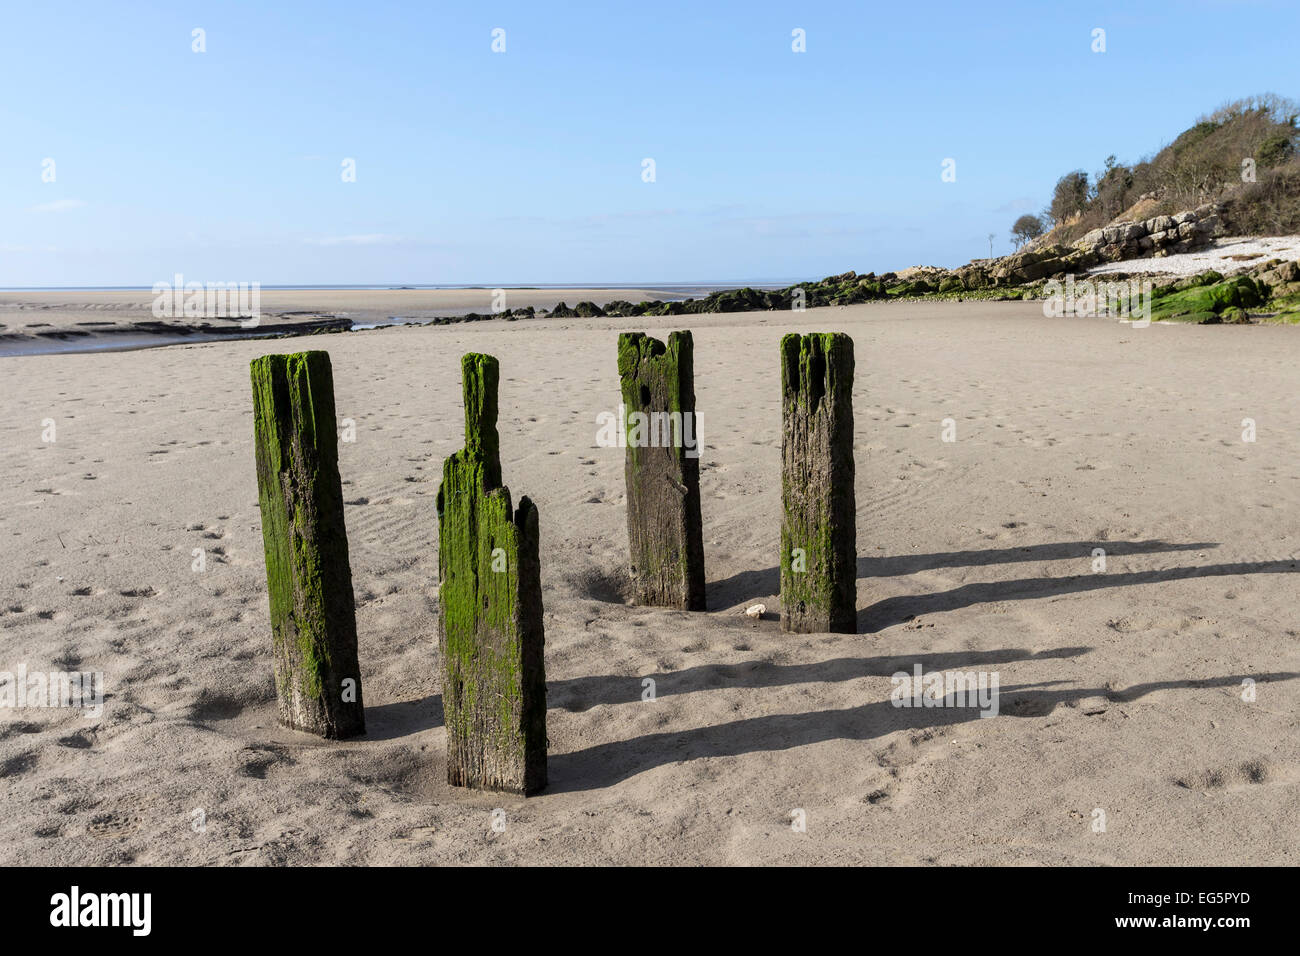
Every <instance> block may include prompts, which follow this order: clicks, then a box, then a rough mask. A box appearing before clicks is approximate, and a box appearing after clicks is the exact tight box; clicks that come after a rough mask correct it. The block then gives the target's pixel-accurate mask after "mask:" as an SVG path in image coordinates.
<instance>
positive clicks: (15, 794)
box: [0, 290, 1300, 865]
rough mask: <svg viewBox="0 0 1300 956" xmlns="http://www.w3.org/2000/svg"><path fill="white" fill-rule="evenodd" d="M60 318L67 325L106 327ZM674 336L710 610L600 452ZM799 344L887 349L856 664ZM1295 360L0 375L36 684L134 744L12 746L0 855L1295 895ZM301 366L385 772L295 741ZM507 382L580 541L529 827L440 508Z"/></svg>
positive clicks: (864, 481) (599, 348) (238, 357)
mask: <svg viewBox="0 0 1300 956" xmlns="http://www.w3.org/2000/svg"><path fill="white" fill-rule="evenodd" d="M476 294H481V295H483V296H484V297H486V296H487V295H489V293H488V292H486V291H482V290H480V291H479V293H476ZM16 295H17V294H13V293H5V294H0V300H3V301H5V302H14V301H18V300H17V299H16V298H15V296H16ZM274 295H276V294H275V293H265V294H264V304H267V305H269V306H270V307H272V308H279V309H282V310H283V311H292V310H294V309H297V308H311V309H317V310H322V311H346V312H350V313H362V312H365V311H366V310H367V309H371V310H372V311H376V312H385V313H387V312H388V311H389V310H390V308H391V305H390V304H389V303H388V302H387V301H385V302H384V304H383V305H382V306H376V305H375V303H374V298H373V296H371V295H370V294H365V293H346V292H329V293H324V292H322V293H319V294H314V295H313V297H312V298H311V301H310V302H305V304H304V299H303V298H302V295H301V294H299V295H298V296H297V297H296V298H293V297H287V296H286V297H285V298H284V299H283V301H281V300H280V299H278V298H277V299H273V296H274ZM402 295H404V296H407V297H408V298H409V299H410V302H409V303H407V304H406V305H404V306H403V308H410V309H412V310H413V311H418V310H417V306H419V307H420V308H428V309H432V308H434V307H435V306H434V305H432V304H431V303H432V302H434V300H435V298H436V297H432V295H431V294H430V293H414V292H413V293H402ZM466 295H468V293H466ZM537 295H538V296H539V298H538V299H537V300H536V301H535V304H537V305H543V304H544V305H546V306H548V307H549V306H550V305H553V304H554V303H555V302H556V301H558V300H560V299H567V301H568V303H569V305H573V304H574V301H575V299H576V298H577V295H576V293H574V292H565V291H561V290H542V291H541V292H539V293H537ZM42 297H45V298H42ZM582 297H583V298H593V299H596V298H597V293H596V292H595V291H591V290H586V291H583V294H582ZM621 297H625V298H626V297H629V296H627V295H626V294H621ZM446 298H447V297H445V296H444V297H442V298H438V299H437V302H438V305H437V306H436V307H438V308H447V307H456V306H457V303H448V302H447V300H446ZM128 299H129V300H130V301H129V302H128V301H127V300H128ZM23 301H26V302H28V303H33V304H34V305H33V308H32V310H31V311H30V312H24V313H23V315H24V316H26V315H31V316H38V315H39V316H42V317H41V318H35V317H33V318H31V319H30V321H32V322H51V323H53V322H63V321H68V320H69V316H71V317H72V318H74V319H75V320H76V321H86V319H85V317H84V311H80V310H74V311H72V312H70V313H69V314H68V315H63V316H62V317H59V318H55V317H54V315H55V314H56V313H58V308H57V304H58V302H59V301H64V300H60V299H59V297H58V295H57V294H49V293H42V294H34V293H27V294H23ZM148 301H149V300H148V297H147V296H143V295H142V294H141V293H134V294H116V293H115V294H105V302H111V303H113V307H112V308H106V309H105V311H106V312H107V313H111V314H112V315H113V316H116V315H117V314H118V313H117V312H114V311H113V309H117V308H118V307H119V306H122V307H123V310H124V307H125V306H127V305H129V306H131V307H133V308H134V307H137V306H140V305H143V307H144V308H145V309H147V307H148ZM41 302H45V306H48V308H46V307H45V306H40V303H41ZM466 302H467V303H468V299H467V300H466ZM511 304H512V305H525V304H528V302H525V301H514V300H512V301H511ZM488 305H489V303H488V302H487V301H484V302H483V303H482V304H481V305H475V306H472V307H473V308H478V309H479V310H480V311H486V310H487V308H488ZM37 306H40V307H39V308H38V307H37ZM123 310H119V311H123ZM14 314H15V313H13V312H10V313H7V314H6V316H5V317H4V319H3V321H4V322H5V324H6V325H12V324H13V321H14V319H13V316H14ZM24 321H26V320H25V319H24ZM679 328H689V329H691V330H692V332H693V334H694V338H695V356H696V358H695V375H696V379H695V381H696V394H697V401H698V408H699V410H700V413H701V428H702V431H703V442H704V445H705V450H704V454H703V457H702V458H701V462H702V471H701V478H700V481H701V489H702V497H703V523H704V544H705V560H706V568H707V578H708V601H709V611H708V612H707V613H687V612H676V611H668V610H661V609H655V608H642V607H633V606H630V605H629V604H627V603H626V602H625V601H624V599H623V594H624V589H625V585H624V574H623V569H624V567H625V566H626V563H627V560H628V558H627V536H626V526H625V513H624V486H623V454H624V453H623V451H622V450H620V449H617V448H604V447H597V446H596V441H595V435H596V429H597V425H596V416H597V415H598V414H599V413H600V412H602V411H608V410H612V409H614V408H615V407H616V406H617V403H618V397H619V389H618V377H617V372H616V368H615V343H616V339H617V334H618V332H620V331H623V330H644V331H647V332H649V333H650V334H653V335H658V336H660V337H663V336H664V335H666V333H667V332H668V331H670V330H673V329H679ZM790 331H844V332H847V333H849V334H850V335H851V336H852V337H853V339H854V343H855V350H856V360H857V371H856V383H855V433H856V462H857V481H856V494H857V528H858V542H857V553H858V564H859V573H858V581H857V606H858V609H859V611H858V625H859V626H858V631H859V633H858V634H854V635H828V634H816V635H789V634H783V633H782V632H781V631H780V629H779V620H778V619H777V616H776V615H777V613H779V603H780V602H779V598H778V595H777V591H778V580H777V571H776V566H777V554H776V551H777V548H778V541H779V520H780V509H781V502H780V494H781V492H780V389H779V382H780V377H779V369H778V364H777V344H778V341H779V339H780V337H781V335H782V334H783V333H785V332H790ZM1296 334H1297V333H1296V330H1295V329H1292V328H1286V327H1269V326H1253V327H1229V326H1160V325H1155V326H1151V327H1149V328H1141V329H1135V328H1131V327H1130V326H1128V325H1124V324H1120V323H1116V322H1113V321H1109V320H1105V319H1081V318H1067V319H1045V318H1043V315H1042V306H1041V303H1033V302H1025V303H998V302H989V303H897V304H879V305H875V304H872V305H860V306H852V307H848V308H830V309H814V310H809V311H808V312H806V313H802V314H795V313H788V312H787V313H755V314H730V315H712V316H686V317H673V318H656V319H636V320H617V319H616V320H606V319H591V320H576V319H575V320H570V319H564V320H532V321H520V322H514V323H506V322H500V321H492V322H482V323H474V324H472V325H457V326H449V327H440V328H385V329H377V330H372V331H364V332H354V333H347V334H338V335H328V336H318V337H315V338H312V339H290V340H276V341H273V342H256V341H229V342H220V343H214V344H202V345H177V346H171V347H167V348H158V349H149V350H142V351H131V352H115V353H103V354H78V355H46V356H27V357H12V358H5V359H0V372H2V374H3V376H4V380H5V389H4V391H5V396H6V398H5V412H6V414H5V415H4V418H3V424H2V425H0V429H2V431H0V436H2V439H3V444H4V449H5V452H4V456H3V459H2V464H0V481H2V483H3V485H4V487H6V488H7V489H8V493H7V494H6V495H5V497H4V500H3V502H0V537H2V538H3V541H4V542H5V544H4V561H3V563H2V565H0V641H2V642H3V645H2V646H3V654H2V655H0V670H8V671H13V670H14V669H15V668H16V667H17V666H18V665H20V664H22V665H25V666H26V667H27V668H28V669H29V670H32V671H36V670H74V669H75V670H82V671H94V672H102V674H103V680H104V687H105V690H106V699H105V701H104V709H103V713H102V716H100V717H98V718H92V719H88V718H87V717H86V716H85V715H83V714H81V713H79V712H76V711H72V710H33V709H28V710H22V711H15V710H8V709H6V710H3V711H0V787H2V788H3V795H4V800H3V806H4V810H3V812H0V861H2V862H4V863H5V864H14V863H18V862H37V861H39V862H41V863H46V864H74V863H75V864H92V865H93V864H122V863H135V864H213V865H249V864H260V865H264V864H285V863H288V864H320V865H331V864H343V863H360V864H433V863H473V864H495V863H524V864H558V863H593V864H594V863H619V864H645V863H669V862H675V863H694V862H699V863H713V864H796V863H818V864H849V863H852V864H921V863H938V864H975V863H992V864H1098V863H1100V864H1151V863H1154V864H1211V863H1213V864H1264V863H1274V864H1295V863H1297V862H1300V837H1297V833H1300V733H1297V726H1296V724H1297V718H1298V717H1300V613H1298V612H1297V608H1300V576H1298V575H1297V573H1296V572H1297V570H1300V453H1298V451H1297V444H1296V435H1297V434H1300V407H1297V404H1296V402H1295V401H1294V390H1295V374H1296V372H1295V370H1296V357H1297V354H1298V352H1300V339H1298V338H1297V337H1296ZM305 348H324V349H327V350H328V351H329V352H330V355H331V358H332V362H333V367H334V377H335V379H334V380H335V394H336V399H337V405H338V413H339V416H340V418H346V419H351V420H352V421H353V422H354V423H355V441H352V442H344V443H343V444H341V445H340V470H341V473H342V479H343V488H344V496H345V499H346V503H347V510H346V520H347V532H348V538H349V542H350V552H351V563H352V570H353V589H354V592H355V598H356V605H357V623H358V629H359V635H360V661H361V668H362V677H363V684H364V688H365V702H366V710H367V714H366V719H367V728H368V734H367V735H366V736H364V737H360V738H356V739H353V740H349V741H345V742H327V741H323V740H319V739H316V738H314V737H311V736H308V735H306V734H299V733H295V732H292V731H289V730H285V729H282V728H280V727H278V726H277V725H276V719H275V714H276V711H275V694H274V689H273V686H272V679H271V643H270V641H271V638H270V633H269V623H268V610H267V597H266V581H265V571H264V563H263V544H262V536H261V530H260V521H259V514H258V505H257V487H256V479H255V474H254V466H253V442H252V438H253V426H252V401H251V396H250V388H249V368H248V366H249V362H250V360H251V359H253V358H255V357H256V356H258V355H261V354H264V353H266V352H268V351H281V352H292V351H299V350H302V349H305ZM467 351H479V352H487V353H490V354H492V355H494V356H496V357H497V358H498V359H499V360H500V363H501V386H500V401H501V420H500V433H501V454H502V460H503V468H504V480H505V483H506V484H507V485H508V486H509V488H510V490H511V492H512V494H513V495H514V497H515V500H516V501H517V500H518V498H519V496H521V495H524V494H527V495H529V496H530V497H531V498H532V499H533V500H534V501H535V502H536V503H537V505H538V507H539V509H540V516H541V520H540V524H541V560H542V585H543V600H544V604H545V628H546V670H547V682H548V702H549V711H548V733H549V737H550V754H549V766H550V785H549V787H548V788H547V790H546V791H545V792H544V793H543V794H541V795H540V796H537V797H532V798H529V799H524V798H520V797H511V796H503V795H500V794H492V793H483V792H476V791H468V790H464V789H457V788H452V787H449V786H448V785H447V784H446V782H445V779H446V778H445V765H444V732H443V729H442V710H441V704H440V696H439V694H440V688H439V678H438V675H439V667H440V664H439V661H438V658H437V640H436V620H437V617H436V616H437V614H438V580H437V568H438V559H437V545H438V542H437V519H436V514H435V510H434V498H435V495H436V493H437V489H438V483H439V480H440V476H441V467H442V461H443V459H444V457H445V456H447V455H449V454H451V453H452V452H454V451H455V450H456V449H457V448H459V447H460V445H461V443H462V441H463V434H462V429H463V419H462V408H461V397H460V382H459V360H460V356H461V355H462V354H463V353H464V352H467ZM945 419H950V420H951V426H950V432H951V431H952V430H954V429H955V441H951V442H946V441H944V440H943V437H942V436H943V432H944V428H945V423H944V420H945ZM1244 419H1251V420H1252V421H1253V423H1254V425H1255V429H1256V435H1255V437H1256V440H1255V441H1253V442H1247V441H1243V428H1244V427H1245V426H1244V424H1243V420H1244ZM49 421H52V422H53V423H54V427H55V432H54V440H53V441H46V440H43V435H44V434H45V433H46V431H47V429H48V427H49V426H48V424H47V422H49ZM1097 549H1102V550H1104V552H1105V559H1106V566H1105V570H1104V571H1098V570H1096V569H1095V568H1096V565H1095V560H1096V557H1095V552H1096V550H1097ZM199 555H201V556H202V564H203V570H194V567H195V565H196V562H198V561H199ZM757 602H761V603H764V604H766V605H767V607H768V609H769V613H768V614H767V615H766V617H765V618H764V619H763V620H760V621H753V620H750V619H748V618H746V617H745V616H744V615H743V614H742V613H741V612H742V611H743V609H744V608H745V607H747V606H749V605H751V604H753V603H757ZM918 664H919V665H920V666H921V667H922V668H923V669H924V670H925V671H927V672H928V671H933V670H954V669H956V670H962V671H985V672H996V673H997V674H998V675H999V680H1000V686H1001V698H1000V710H999V713H998V714H997V716H995V717H992V718H989V719H981V718H979V717H978V715H977V714H976V713H975V712H973V711H971V710H969V709H956V708H948V709H910V708H899V707H895V706H893V704H892V703H891V701H890V691H891V682H890V675H891V674H893V673H895V672H897V671H907V672H911V671H912V670H913V668H914V666H915V665H918ZM645 678H652V679H653V680H654V682H655V687H656V699H654V700H643V699H642V695H643V687H644V685H643V681H644V679H645ZM1247 679H1249V680H1253V681H1254V682H1255V684H1254V688H1253V689H1254V694H1253V695H1251V694H1250V693H1249V689H1250V688H1249V686H1246V687H1244V686H1243V682H1244V681H1247ZM1244 690H1245V691H1246V692H1245V693H1243V691H1244ZM1252 696H1253V699H1245V698H1252ZM497 809H500V810H503V811H504V817H502V816H500V815H498V816H497V817H495V818H494V816H493V811H494V810H497ZM797 810H802V811H803V819H805V820H806V831H804V832H797V831H796V830H793V829H792V827H791V821H792V819H793V818H792V812H793V811H797ZM1099 810H1100V811H1102V817H1101V819H1103V820H1104V824H1105V825H1104V830H1103V831H1098V830H1097V828H1096V826H1095V823H1096V821H1097V820H1098V815H1097V811H1099ZM494 819H497V820H501V819H503V820H504V827H503V828H500V827H498V828H494V826H493V823H494ZM200 820H201V821H202V826H199V825H198V824H199V821H200Z"/></svg>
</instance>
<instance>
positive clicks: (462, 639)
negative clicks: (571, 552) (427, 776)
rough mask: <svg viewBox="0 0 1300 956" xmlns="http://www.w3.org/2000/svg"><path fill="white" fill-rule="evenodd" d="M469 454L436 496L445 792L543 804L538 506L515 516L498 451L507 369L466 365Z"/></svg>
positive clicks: (448, 467) (450, 470) (456, 459)
mask: <svg viewBox="0 0 1300 956" xmlns="http://www.w3.org/2000/svg"><path fill="white" fill-rule="evenodd" d="M461 374H462V376H463V390H464V397H465V448H464V449H463V450H461V451H458V452H456V454H454V455H452V456H451V457H450V458H448V459H447V460H446V461H445V462H444V463H443V467H442V485H441V487H440V488H439V489H438V574H439V590H438V601H439V604H440V606H441V613H440V614H439V618H438V643H439V646H440V648H441V651H442V663H443V681H442V703H443V715H444V722H445V724H446V728H447V781H448V782H449V783H451V784H453V785H454V786H460V787H481V788H484V789H488V790H506V791H510V792H512V793H523V794H531V793H537V792H538V791H540V790H541V789H543V788H544V787H545V786H546V669H545V664H544V662H543V649H544V646H545V634H544V632H543V629H542V584H541V564H540V562H539V559H538V531H537V507H536V506H535V505H534V504H533V503H532V502H531V501H530V500H529V499H528V498H527V497H524V498H521V499H520V500H519V508H518V509H517V510H514V509H512V508H511V505H510V491H509V489H508V488H505V487H503V486H502V485H501V459H500V453H499V451H498V447H499V446H498V443H497V428H496V425H497V381H498V370H497V360H496V359H495V358H493V357H492V356H490V355H477V354H473V353H471V354H469V355H466V356H464V357H463V358H462V359H461Z"/></svg>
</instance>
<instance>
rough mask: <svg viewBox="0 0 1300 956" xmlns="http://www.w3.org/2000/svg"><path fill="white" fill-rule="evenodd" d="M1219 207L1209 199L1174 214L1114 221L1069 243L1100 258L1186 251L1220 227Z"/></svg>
mask: <svg viewBox="0 0 1300 956" xmlns="http://www.w3.org/2000/svg"><path fill="white" fill-rule="evenodd" d="M1221 214H1222V207H1221V206H1220V205H1219V204H1218V203H1208V204H1206V205H1204V206H1198V207H1197V208H1196V209H1191V210H1188V211H1186V212H1180V213H1178V214H1177V215H1174V216H1156V217H1154V218H1152V219H1146V220H1143V221H1141V222H1115V223H1111V224H1110V225H1109V226H1102V227H1101V228H1100V229H1094V230H1092V231H1091V232H1089V233H1086V234H1085V235H1084V236H1082V237H1081V238H1079V239H1077V240H1075V242H1074V243H1072V245H1073V247H1074V248H1075V249H1077V250H1079V251H1081V252H1086V253H1089V254H1091V255H1093V256H1095V257H1096V258H1097V261H1099V262H1119V261H1121V260H1124V259H1144V258H1147V257H1150V256H1165V255H1169V254H1170V253H1174V252H1188V251H1190V250H1192V249H1198V248H1200V247H1201V246H1203V245H1206V244H1207V243H1208V242H1209V241H1210V240H1211V239H1213V238H1214V237H1215V236H1217V235H1220V234H1221V232H1222V228H1223V222H1222V215H1221Z"/></svg>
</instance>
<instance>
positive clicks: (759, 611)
mask: <svg viewBox="0 0 1300 956" xmlns="http://www.w3.org/2000/svg"><path fill="white" fill-rule="evenodd" d="M766 613H767V605H766V604H751V605H750V606H749V607H747V608H745V616H746V617H752V618H754V619H755V620H757V619H758V618H760V617H762V616H763V615H764V614H766Z"/></svg>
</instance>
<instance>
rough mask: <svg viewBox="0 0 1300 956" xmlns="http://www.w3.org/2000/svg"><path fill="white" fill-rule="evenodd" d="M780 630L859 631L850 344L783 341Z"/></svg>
mask: <svg viewBox="0 0 1300 956" xmlns="http://www.w3.org/2000/svg"><path fill="white" fill-rule="evenodd" d="M781 413H782V415H781V418H782V422H781V425H782V428H781V432H782V433H781V496H782V500H783V506H784V510H783V517H782V521H781V629H782V630H784V631H793V632H796V633H800V634H806V633H810V632H819V631H834V632H838V633H844V634H852V633H854V632H856V630H857V609H856V607H855V604H856V597H857V520H856V507H855V501H854V494H853V340H852V339H851V338H849V337H848V336H847V335H845V334H844V333H842V332H823V333H814V334H812V335H803V336H800V335H795V334H790V335H786V336H785V337H784V338H782V339H781Z"/></svg>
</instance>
